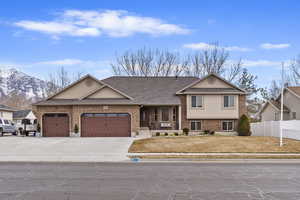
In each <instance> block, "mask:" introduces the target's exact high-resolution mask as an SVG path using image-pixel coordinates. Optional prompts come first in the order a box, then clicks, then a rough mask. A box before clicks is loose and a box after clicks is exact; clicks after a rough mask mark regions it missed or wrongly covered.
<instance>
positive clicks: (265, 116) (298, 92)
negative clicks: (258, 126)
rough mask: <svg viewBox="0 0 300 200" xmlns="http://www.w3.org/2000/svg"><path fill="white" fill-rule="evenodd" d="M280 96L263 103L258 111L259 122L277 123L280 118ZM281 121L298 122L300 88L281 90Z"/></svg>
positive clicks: (299, 115)
mask: <svg viewBox="0 0 300 200" xmlns="http://www.w3.org/2000/svg"><path fill="white" fill-rule="evenodd" d="M280 102H281V95H279V96H278V98H277V99H275V100H270V101H267V102H266V103H265V105H264V106H263V108H262V109H261V111H260V118H261V121H278V120H280V118H281V103H280ZM283 104H284V105H283V120H300V87H299V86H298V87H286V88H284V90H283Z"/></svg>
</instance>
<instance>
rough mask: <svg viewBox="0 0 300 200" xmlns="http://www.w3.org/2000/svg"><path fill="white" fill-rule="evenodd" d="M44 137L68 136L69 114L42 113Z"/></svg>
mask: <svg viewBox="0 0 300 200" xmlns="http://www.w3.org/2000/svg"><path fill="white" fill-rule="evenodd" d="M43 136H44V137H68V136H69V116H68V115H67V114H65V113H49V114H44V115H43Z"/></svg>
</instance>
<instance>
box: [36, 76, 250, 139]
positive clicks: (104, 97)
mask: <svg viewBox="0 0 300 200" xmlns="http://www.w3.org/2000/svg"><path fill="white" fill-rule="evenodd" d="M245 99H246V92H245V91H244V90H242V89H240V88H238V87H237V86H235V85H233V84H231V83H229V82H228V81H226V80H224V79H223V78H221V77H219V76H218V75H215V74H209V75H207V76H205V77H204V78H202V79H199V78H196V77H134V76H131V77H124V76H112V77H109V78H106V79H104V80H98V79H96V78H94V77H92V76H90V75H86V76H84V77H83V78H81V79H80V80H78V81H76V82H75V83H73V84H71V85H70V86H68V87H66V88H65V89H63V90H61V91H60V92H58V93H56V94H54V95H52V96H50V97H49V98H48V99H46V100H44V101H41V102H38V103H36V104H34V105H33V109H34V113H35V115H36V116H37V119H38V121H39V123H40V125H41V131H42V135H43V136H59V137H64V136H70V135H72V132H74V131H73V130H74V127H75V126H76V125H77V126H78V127H79V133H80V136H81V137H105V136H111V137H122V136H124V137H129V136H133V135H134V134H136V133H138V132H139V131H140V130H145V129H147V130H148V129H149V130H168V131H170V130H175V131H176V130H177V131H178V130H182V129H183V128H189V129H190V130H191V131H196V132H201V131H204V130H214V131H220V132H223V131H226V132H232V131H235V129H236V125H237V123H236V122H237V120H238V118H239V117H240V116H241V115H242V114H246V105H245Z"/></svg>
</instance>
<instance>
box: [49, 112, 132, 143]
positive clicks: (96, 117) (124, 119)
mask: <svg viewBox="0 0 300 200" xmlns="http://www.w3.org/2000/svg"><path fill="white" fill-rule="evenodd" d="M130 124H131V121H130V115H129V114H128V113H86V114H82V115H81V137H130V135H131V125H130ZM69 130H70V120H69V116H68V115H67V114H63V113H56V114H45V115H44V116H43V136H44V137H68V136H69V132H70V131H69Z"/></svg>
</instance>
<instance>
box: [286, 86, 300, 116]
mask: <svg viewBox="0 0 300 200" xmlns="http://www.w3.org/2000/svg"><path fill="white" fill-rule="evenodd" d="M283 102H284V105H286V106H287V107H288V108H289V109H290V113H289V116H288V118H289V119H293V112H296V119H298V120H300V99H299V98H298V97H296V96H295V95H294V94H291V93H290V92H288V91H286V92H285V93H284V95H283Z"/></svg>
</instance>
